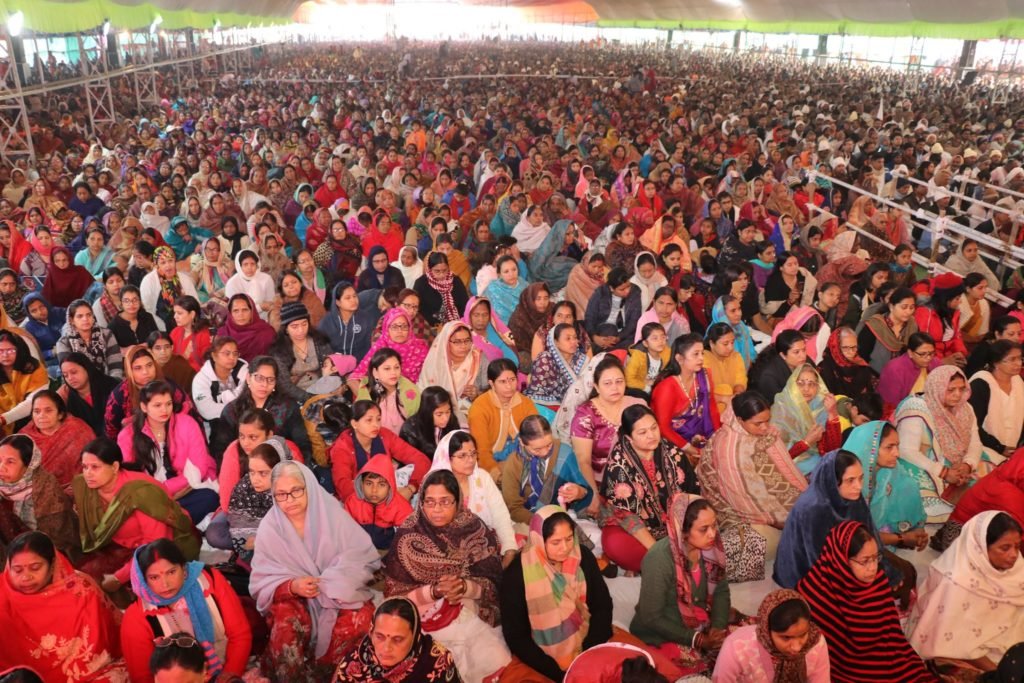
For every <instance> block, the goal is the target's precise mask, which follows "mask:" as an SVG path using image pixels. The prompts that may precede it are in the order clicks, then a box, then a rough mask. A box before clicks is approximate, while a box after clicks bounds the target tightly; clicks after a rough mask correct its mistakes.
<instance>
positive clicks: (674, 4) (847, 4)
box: [0, 0, 1024, 39]
mask: <svg viewBox="0 0 1024 683" xmlns="http://www.w3.org/2000/svg"><path fill="white" fill-rule="evenodd" d="M354 1H355V2H360V1H361V0H354ZM362 1H365V0H362ZM370 1H371V2H373V1H375V0H370ZM405 1H406V2H415V0H405ZM424 1H429V0H424ZM463 1H464V2H470V3H472V2H479V3H480V4H488V5H490V4H493V0H463ZM307 2H308V3H309V4H345V3H344V2H343V1H341V0H307ZM302 4H303V2H302V0H201V1H200V0H0V13H2V15H3V16H6V15H9V14H11V13H13V12H15V11H18V10H21V11H23V12H24V13H25V25H26V26H27V27H28V28H30V29H32V30H36V31H41V32H48V33H68V32H75V31H83V30H87V29H90V28H93V27H96V26H99V25H100V24H102V23H103V21H104V20H105V19H110V21H111V22H112V23H113V24H114V25H115V26H117V27H118V28H119V29H124V28H142V27H145V26H148V25H149V24H150V23H151V22H152V21H153V19H154V18H155V17H156V15H158V14H159V15H160V16H161V18H162V19H163V23H162V24H161V26H162V28H164V29H176V28H184V27H187V26H191V27H194V28H210V27H212V26H213V25H214V22H215V21H218V20H219V21H220V23H221V25H222V26H225V27H230V26H246V25H248V24H250V23H251V24H253V25H258V24H260V23H264V24H266V23H272V22H279V21H287V20H289V19H291V18H292V17H293V16H297V18H298V19H299V20H301V17H302V15H303V12H302V11H301V10H300V6H301V5H302ZM566 4H567V0H509V5H511V6H513V7H520V8H529V9H530V10H532V11H533V13H535V14H536V15H538V16H540V15H542V14H544V13H546V12H545V10H549V9H550V10H553V11H552V12H550V13H549V15H551V16H557V13H558V10H557V8H558V7H559V6H564V5H566ZM573 4H577V5H583V6H585V7H587V8H589V9H590V10H591V13H592V14H591V17H592V18H593V19H595V20H597V21H598V22H599V23H600V24H601V25H605V26H637V27H649V28H665V29H668V28H685V29H713V30H748V31H758V32H765V33H814V34H829V33H847V34H858V35H877V36H906V35H915V36H927V37H936V38H939V37H944V38H963V39H972V38H973V39H981V38H1018V37H1024V0H973V1H972V2H970V3H968V4H965V3H964V2H963V0H587V2H586V3H584V2H580V1H579V0H577V2H575V3H573ZM399 11H400V10H399ZM574 15H576V17H577V20H578V17H579V14H578V13H577V12H574Z"/></svg>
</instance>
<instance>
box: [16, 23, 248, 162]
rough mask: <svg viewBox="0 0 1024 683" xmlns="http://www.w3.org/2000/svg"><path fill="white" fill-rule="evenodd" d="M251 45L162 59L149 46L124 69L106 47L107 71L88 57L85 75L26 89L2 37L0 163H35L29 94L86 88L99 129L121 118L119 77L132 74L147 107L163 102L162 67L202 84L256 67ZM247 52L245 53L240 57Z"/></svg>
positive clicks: (140, 103) (130, 80) (84, 62)
mask: <svg viewBox="0 0 1024 683" xmlns="http://www.w3.org/2000/svg"><path fill="white" fill-rule="evenodd" d="M251 49H252V46H251V45H245V46H233V47H229V48H223V49H220V50H216V51H213V52H207V53H203V54H196V55H191V56H188V57H182V58H178V59H168V60H164V61H159V62H156V61H153V51H152V49H150V50H149V51H148V54H147V55H141V56H142V57H143V59H141V60H138V62H137V63H136V64H135V65H133V66H129V67H124V68H120V69H110V68H108V64H107V61H106V54H105V51H104V54H103V55H101V59H102V62H103V67H104V68H105V69H106V70H103V69H98V68H96V67H95V66H93V65H92V64H90V63H88V60H84V59H83V60H82V66H81V72H82V76H81V77H79V78H73V79H69V80H64V81H57V82H54V83H45V84H43V85H38V86H32V87H29V88H24V87H22V83H21V77H20V75H19V74H18V70H17V68H16V66H15V63H14V60H13V59H12V55H13V54H14V50H13V49H12V46H11V42H10V38H9V37H8V36H0V164H3V165H5V166H14V165H15V164H17V163H18V162H19V161H25V162H28V163H35V162H36V153H35V148H34V146H33V144H32V129H31V122H30V121H29V117H28V108H27V106H26V104H25V99H26V97H29V96H35V95H39V96H45V95H47V94H48V93H52V92H59V91H62V90H67V89H69V88H81V89H83V90H84V91H85V100H86V102H87V105H88V110H89V123H90V125H91V127H92V132H93V133H94V134H95V133H97V132H98V130H99V129H100V128H102V127H103V126H104V125H109V124H111V123H114V122H115V121H116V117H117V109H116V106H115V104H114V81H116V80H117V79H120V78H122V77H125V78H128V83H129V84H130V85H131V87H132V90H133V91H134V93H135V99H136V103H137V104H138V106H139V108H140V109H144V108H145V107H149V106H153V105H154V104H157V103H159V101H160V95H159V92H158V89H157V83H158V80H157V77H158V75H159V69H163V68H170V69H173V70H174V71H175V72H176V74H177V77H178V84H179V86H180V85H181V82H182V80H183V79H186V77H187V82H188V84H198V83H199V82H200V78H199V77H200V76H202V77H203V79H204V80H205V78H207V77H210V76H212V77H214V78H216V76H217V74H220V73H224V72H225V71H227V70H228V68H227V66H228V64H229V63H231V64H233V65H234V67H235V68H234V70H235V71H236V73H237V71H238V67H240V66H248V68H251V65H252V57H251ZM242 53H244V55H245V56H243V57H240V55H242ZM138 56H139V55H137V58H138ZM229 60H230V62H229ZM139 62H141V63H139ZM208 64H212V65H214V68H213V69H207V68H206V66H207V65H208ZM197 65H198V67H199V68H198V70H197ZM4 66H6V67H7V68H6V71H4V70H3V67H4Z"/></svg>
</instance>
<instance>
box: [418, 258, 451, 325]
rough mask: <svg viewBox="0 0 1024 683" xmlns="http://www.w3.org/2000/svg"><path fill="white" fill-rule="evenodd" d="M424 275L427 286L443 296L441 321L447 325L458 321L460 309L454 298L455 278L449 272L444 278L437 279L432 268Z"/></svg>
mask: <svg viewBox="0 0 1024 683" xmlns="http://www.w3.org/2000/svg"><path fill="white" fill-rule="evenodd" d="M424 274H425V275H426V276H427V285H428V286H429V287H430V288H431V289H433V290H434V291H435V292H437V293H438V294H440V295H441V313H440V316H439V317H440V319H441V321H442V322H445V323H447V322H451V321H453V320H458V319H459V309H458V307H457V306H456V305H455V298H454V297H453V296H452V288H453V287H454V286H455V276H454V275H452V273H451V271H450V270H449V271H448V274H447V275H445V276H444V277H441V278H439V277H435V276H434V271H433V270H432V269H430V268H428V269H426V270H425V271H424Z"/></svg>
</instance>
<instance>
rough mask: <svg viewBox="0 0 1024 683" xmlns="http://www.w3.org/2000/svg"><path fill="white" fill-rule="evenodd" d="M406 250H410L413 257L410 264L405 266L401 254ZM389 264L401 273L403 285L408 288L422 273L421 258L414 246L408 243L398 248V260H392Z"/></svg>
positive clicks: (410, 287)
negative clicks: (403, 280)
mask: <svg viewBox="0 0 1024 683" xmlns="http://www.w3.org/2000/svg"><path fill="white" fill-rule="evenodd" d="M406 251H411V252H412V256H413V258H414V259H415V260H414V261H413V263H412V265H411V266H407V265H405V264H403V263H402V254H404V253H405V252H406ZM391 265H392V266H394V267H395V268H397V269H398V270H399V271H400V272H401V273H402V277H403V278H405V286H406V287H408V288H409V289H412V287H413V285H415V284H416V280H417V279H419V277H420V276H421V275H423V259H421V258H420V255H419V252H418V251H416V247H413V246H410V245H406V246H404V247H402V248H401V249H400V250H399V252H398V260H397V261H392V263H391Z"/></svg>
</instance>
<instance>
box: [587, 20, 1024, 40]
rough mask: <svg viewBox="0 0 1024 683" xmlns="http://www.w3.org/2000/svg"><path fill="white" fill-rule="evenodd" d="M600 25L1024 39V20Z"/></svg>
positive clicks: (604, 23) (607, 22)
mask: <svg viewBox="0 0 1024 683" xmlns="http://www.w3.org/2000/svg"><path fill="white" fill-rule="evenodd" d="M597 25H598V26H605V27H620V28H656V29H684V30H692V31H701V30H709V31H751V32H754V33H809V34H814V35H834V34H845V35H851V36H879V37H892V38H895V37H901V36H914V37H917V38H956V39H960V40H986V39H990V38H1024V20H1021V19H1006V20H1002V21H986V22H974V23H965V24H958V23H938V22H928V21H905V22H896V23H871V22H864V21H783V22H764V21H732V20H721V21H718V20H687V19H683V20H680V21H671V20H666V19H642V20H636V21H630V20H623V19H603V20H599V21H598V22H597Z"/></svg>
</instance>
